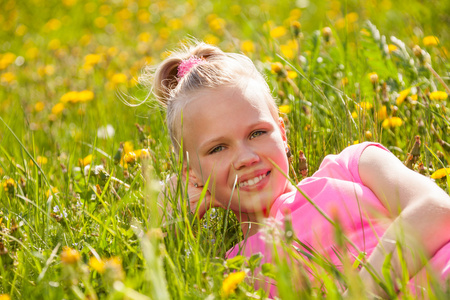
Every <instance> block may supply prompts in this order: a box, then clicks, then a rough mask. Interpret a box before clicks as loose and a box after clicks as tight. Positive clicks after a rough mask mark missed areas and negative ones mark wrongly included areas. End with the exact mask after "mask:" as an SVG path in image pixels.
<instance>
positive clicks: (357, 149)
mask: <svg viewBox="0 0 450 300" xmlns="http://www.w3.org/2000/svg"><path fill="white" fill-rule="evenodd" d="M369 146H375V147H379V148H381V149H383V150H386V151H388V152H389V150H388V149H386V147H384V146H383V145H381V144H379V143H373V142H363V143H360V144H356V145H351V146H348V147H347V148H345V149H344V150H342V152H341V153H339V154H337V155H327V156H326V157H325V158H324V160H323V161H322V163H321V164H320V167H319V169H318V170H317V172H316V173H314V174H313V175H312V177H332V178H336V179H341V180H346V181H353V182H357V183H362V182H361V177H360V176H359V168H358V165H359V158H360V157H361V154H362V153H363V152H364V150H365V149H366V148H367V147H369Z"/></svg>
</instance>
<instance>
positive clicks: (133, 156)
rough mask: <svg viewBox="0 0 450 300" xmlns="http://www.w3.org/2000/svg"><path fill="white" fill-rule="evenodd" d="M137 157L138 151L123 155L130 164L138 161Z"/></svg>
mask: <svg viewBox="0 0 450 300" xmlns="http://www.w3.org/2000/svg"><path fill="white" fill-rule="evenodd" d="M136 159H137V157H136V153H134V152H128V153H125V155H124V156H123V160H124V162H125V163H126V164H130V165H133V164H134V163H135V162H136Z"/></svg>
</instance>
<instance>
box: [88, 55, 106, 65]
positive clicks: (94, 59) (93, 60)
mask: <svg viewBox="0 0 450 300" xmlns="http://www.w3.org/2000/svg"><path fill="white" fill-rule="evenodd" d="M101 58H102V57H101V56H100V55H99V54H88V55H86V56H85V57H84V63H85V64H86V65H90V66H93V65H96V64H98V63H99V62H100V60H101Z"/></svg>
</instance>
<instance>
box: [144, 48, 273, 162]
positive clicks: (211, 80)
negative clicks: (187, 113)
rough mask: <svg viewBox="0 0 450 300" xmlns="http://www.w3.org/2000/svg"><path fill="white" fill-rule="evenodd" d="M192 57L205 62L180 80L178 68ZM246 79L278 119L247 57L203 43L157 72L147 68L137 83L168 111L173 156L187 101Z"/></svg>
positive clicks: (185, 50)
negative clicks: (258, 87) (261, 92)
mask: <svg viewBox="0 0 450 300" xmlns="http://www.w3.org/2000/svg"><path fill="white" fill-rule="evenodd" d="M192 56H195V57H198V58H202V59H203V60H204V61H203V62H202V63H201V64H196V65H194V66H193V67H192V68H191V69H190V70H189V72H188V73H187V74H185V75H184V76H183V77H181V78H179V77H178V76H177V73H178V66H179V64H180V63H181V62H182V61H184V60H187V59H189V58H190V57H192ZM249 79H253V80H255V81H256V82H258V83H260V85H261V88H262V89H263V90H264V91H266V92H267V97H264V98H267V99H262V100H263V101H266V102H267V104H268V105H269V108H270V111H271V112H272V114H273V116H274V118H275V117H276V116H278V108H277V105H276V104H275V100H274V99H273V97H272V95H271V92H270V88H269V86H268V84H267V82H266V80H265V79H264V77H263V76H262V74H261V73H260V72H259V71H258V70H257V69H256V67H255V65H254V64H253V62H252V61H251V60H250V59H249V58H248V57H247V56H245V55H242V54H237V53H225V52H223V51H222V50H220V49H219V48H217V47H215V46H212V45H208V44H205V43H203V42H199V43H196V44H195V45H191V46H189V45H187V46H184V47H183V48H181V49H180V50H177V51H174V52H172V54H171V55H170V56H169V57H168V58H167V59H165V60H164V61H163V62H162V63H161V64H160V65H159V66H158V67H157V68H156V70H155V69H154V68H150V67H147V68H146V69H145V70H144V73H143V74H142V75H141V76H140V77H139V83H140V84H142V85H144V86H149V87H153V94H154V95H155V97H156V99H157V100H158V101H159V103H160V104H161V105H162V106H164V107H165V108H166V109H167V114H166V123H167V127H168V130H169V135H170V138H171V140H172V144H173V146H174V148H175V150H176V151H175V153H178V151H179V147H180V141H181V112H182V110H183V109H184V107H185V106H186V105H187V104H188V103H189V101H190V100H191V99H193V98H195V93H196V92H199V91H201V90H205V89H214V88H217V87H220V86H226V85H229V86H233V85H239V84H242V81H243V80H249Z"/></svg>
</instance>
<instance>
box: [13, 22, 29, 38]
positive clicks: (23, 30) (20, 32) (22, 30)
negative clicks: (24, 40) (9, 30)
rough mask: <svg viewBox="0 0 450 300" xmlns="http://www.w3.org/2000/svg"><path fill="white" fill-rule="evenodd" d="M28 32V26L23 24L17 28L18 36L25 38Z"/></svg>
mask: <svg viewBox="0 0 450 300" xmlns="http://www.w3.org/2000/svg"><path fill="white" fill-rule="evenodd" d="M27 30H28V28H27V26H25V25H23V24H21V25H19V26H17V28H16V31H15V34H16V35H17V36H23V35H24V34H25V33H26V32H27Z"/></svg>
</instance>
